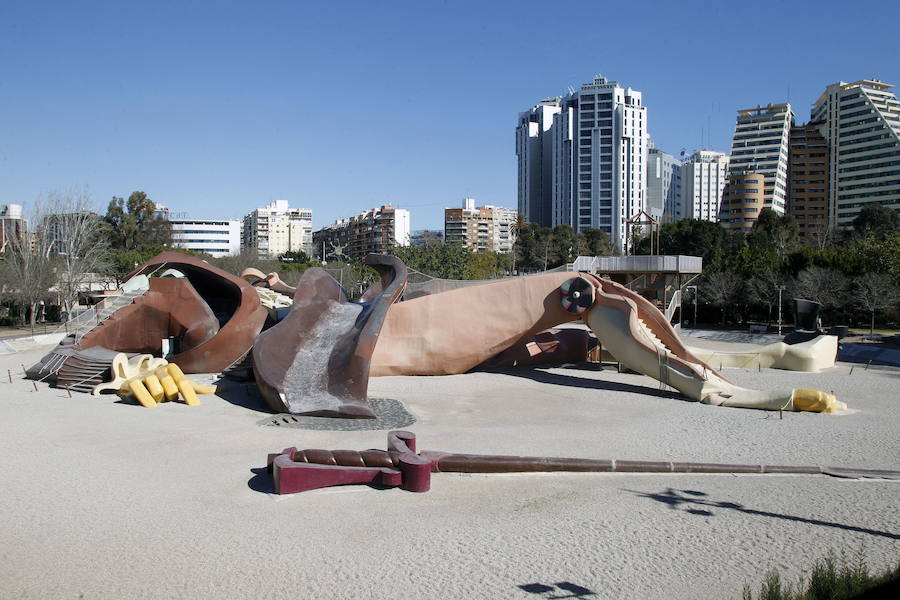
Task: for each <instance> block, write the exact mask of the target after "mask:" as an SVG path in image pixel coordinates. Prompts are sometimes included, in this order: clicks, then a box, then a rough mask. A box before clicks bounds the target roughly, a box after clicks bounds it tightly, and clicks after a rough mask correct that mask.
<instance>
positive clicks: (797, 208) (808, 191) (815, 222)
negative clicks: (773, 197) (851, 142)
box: [787, 121, 830, 243]
mask: <svg viewBox="0 0 900 600" xmlns="http://www.w3.org/2000/svg"><path fill="white" fill-rule="evenodd" d="M822 125H823V123H822V122H821V121H818V122H812V123H807V124H806V125H797V126H794V127H792V128H791V137H790V151H789V153H788V169H789V175H790V176H789V179H788V183H789V188H788V206H787V208H788V210H787V212H788V214H789V215H791V216H793V217H794V219H795V220H796V221H797V227H798V230H797V231H798V234H799V237H800V239H802V240H803V241H805V242H808V243H817V242H822V241H824V240H825V238H826V236H827V234H828V230H829V223H828V183H829V176H830V169H829V161H828V154H829V152H828V142H826V141H825V138H824V137H823V136H822V133H821V129H822Z"/></svg>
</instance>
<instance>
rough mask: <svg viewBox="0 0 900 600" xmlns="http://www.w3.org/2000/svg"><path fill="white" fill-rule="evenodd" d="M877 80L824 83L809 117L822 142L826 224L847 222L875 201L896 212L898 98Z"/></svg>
mask: <svg viewBox="0 0 900 600" xmlns="http://www.w3.org/2000/svg"><path fill="white" fill-rule="evenodd" d="M892 87H893V86H892V85H890V84H887V83H882V82H881V81H878V80H862V81H856V82H853V83H844V82H843V81H839V82H837V83H833V84H831V85H829V86H828V87H827V88H825V91H824V92H823V93H822V95H821V96H820V97H819V99H818V100H816V103H815V104H814V105H813V109H812V119H811V120H812V121H813V122H821V125H820V126H819V131H820V132H821V134H822V136H823V137H824V138H825V141H826V142H827V143H828V162H829V164H830V165H831V169H830V174H829V182H828V200H829V201H828V219H829V224H830V225H832V226H838V227H847V226H850V225H851V224H852V222H853V219H854V218H855V217H856V215H858V214H859V211H860V209H861V208H862V207H863V206H865V205H867V204H874V203H878V204H881V205H883V206H887V207H890V208H892V209H894V210H895V211H900V102H898V101H897V97H896V95H894V93H893V92H891V91H890V89H891V88H892Z"/></svg>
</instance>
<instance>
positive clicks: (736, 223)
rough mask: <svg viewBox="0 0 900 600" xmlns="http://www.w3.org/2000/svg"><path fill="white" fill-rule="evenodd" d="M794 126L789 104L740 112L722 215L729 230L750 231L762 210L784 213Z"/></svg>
mask: <svg viewBox="0 0 900 600" xmlns="http://www.w3.org/2000/svg"><path fill="white" fill-rule="evenodd" d="M793 124H794V112H793V110H791V105H790V104H769V105H766V106H757V107H756V108H748V109H743V110H739V111H738V118H737V123H736V124H735V128H734V138H733V141H732V143H731V160H730V162H729V165H728V177H729V186H728V189H727V190H726V191H725V193H724V194H723V196H724V197H723V202H722V206H721V210H720V213H719V216H720V220H721V222H722V224H723V225H724V226H725V227H726V228H729V229H740V230H742V231H748V230H749V229H750V228H751V227H752V224H753V223H754V222H755V221H756V219H757V218H758V217H759V213H760V211H761V210H762V209H763V208H771V209H772V210H774V211H775V212H777V213H778V214H782V215H783V214H784V212H785V207H786V205H787V189H788V184H787V181H788V148H789V141H790V133H791V126H792V125H793Z"/></svg>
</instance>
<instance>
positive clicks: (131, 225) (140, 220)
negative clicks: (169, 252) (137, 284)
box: [104, 192, 172, 250]
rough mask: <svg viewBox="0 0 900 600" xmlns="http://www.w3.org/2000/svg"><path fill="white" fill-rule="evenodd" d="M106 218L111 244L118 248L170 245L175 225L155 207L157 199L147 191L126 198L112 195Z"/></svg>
mask: <svg viewBox="0 0 900 600" xmlns="http://www.w3.org/2000/svg"><path fill="white" fill-rule="evenodd" d="M104 221H106V223H107V224H108V228H107V231H106V234H107V235H108V236H109V239H110V245H111V246H112V247H113V248H116V249H124V250H134V249H135V248H138V247H139V246H169V245H171V243H172V225H171V224H170V223H169V221H168V219H166V218H164V217H163V216H162V215H160V214H159V213H157V211H156V203H155V202H153V201H152V200H151V199H150V198H149V197H148V196H147V194H145V193H144V192H132V193H131V195H130V196H129V197H128V201H127V202H126V201H125V200H123V199H122V198H118V197H115V196H114V197H113V199H112V200H110V202H109V206H108V207H107V209H106V216H105V217H104Z"/></svg>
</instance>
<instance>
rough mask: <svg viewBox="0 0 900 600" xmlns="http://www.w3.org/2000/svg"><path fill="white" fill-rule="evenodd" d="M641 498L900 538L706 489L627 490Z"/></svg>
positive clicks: (696, 510)
mask: <svg viewBox="0 0 900 600" xmlns="http://www.w3.org/2000/svg"><path fill="white" fill-rule="evenodd" d="M625 491H626V492H629V493H631V494H634V495H636V496H640V497H641V498H649V499H650V500H654V501H656V502H660V503H662V504H665V505H667V506H668V507H669V508H672V509H675V510H683V511H685V512H687V513H689V514H692V515H701V516H705V517H711V516H713V515H714V514H715V513H714V512H713V511H712V510H710V509H713V508H721V509H727V510H735V511H738V512H741V513H744V514H747V515H754V516H757V517H770V518H773V519H784V520H786V521H794V522H797V523H807V524H809V525H819V526H821V527H833V528H835V529H843V530H845V531H855V532H857V533H866V534H868V535H875V536H879V537H886V538H888V539H891V540H900V534H896V533H891V532H889V531H879V530H877V529H868V528H866V527H858V526H856V525H846V524H844V523H835V522H833V521H823V520H821V519H809V518H807V517H798V516H796V515H788V514H783V513H775V512H769V511H765V510H756V509H754V508H748V507H746V506H744V505H743V504H738V503H737V502H727V501H723V500H713V499H711V498H709V497H708V495H707V494H706V493H705V492H700V491H697V490H676V489H674V488H668V489H667V490H666V491H664V492H658V493H655V494H648V493H646V492H638V491H635V490H625Z"/></svg>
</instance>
